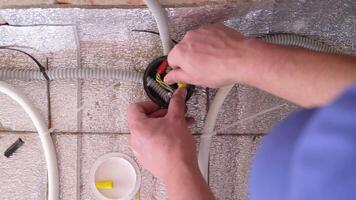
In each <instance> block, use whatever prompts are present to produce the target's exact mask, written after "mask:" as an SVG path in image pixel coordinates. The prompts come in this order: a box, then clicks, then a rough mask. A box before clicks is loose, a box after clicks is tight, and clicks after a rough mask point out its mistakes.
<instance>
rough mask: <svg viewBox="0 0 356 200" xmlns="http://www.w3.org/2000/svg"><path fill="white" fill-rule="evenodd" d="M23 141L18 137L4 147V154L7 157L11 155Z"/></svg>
mask: <svg viewBox="0 0 356 200" xmlns="http://www.w3.org/2000/svg"><path fill="white" fill-rule="evenodd" d="M24 143H25V142H24V141H23V140H22V139H21V138H19V139H17V140H16V142H14V143H13V144H12V145H11V146H10V147H9V148H7V149H6V151H5V153H4V155H5V156H6V157H7V158H9V157H10V156H12V154H14V153H15V151H16V150H17V149H18V148H20V147H21V146H22V145H23V144H24Z"/></svg>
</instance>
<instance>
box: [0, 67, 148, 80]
mask: <svg viewBox="0 0 356 200" xmlns="http://www.w3.org/2000/svg"><path fill="white" fill-rule="evenodd" d="M46 73H47V75H48V77H49V79H50V80H61V79H103V80H118V81H122V82H133V83H142V78H143V74H142V73H139V72H134V71H123V70H118V69H101V68H81V69H76V68H59V69H51V70H48V71H46ZM9 79H17V80H24V81H33V80H46V79H45V77H44V76H43V74H42V73H41V72H40V71H39V70H35V69H16V68H15V69H14V68H2V69H0V80H9Z"/></svg>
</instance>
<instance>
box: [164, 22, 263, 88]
mask: <svg viewBox="0 0 356 200" xmlns="http://www.w3.org/2000/svg"><path fill="white" fill-rule="evenodd" d="M263 46H264V43H263V42H261V41H259V40H257V39H247V38H245V37H243V36H242V35H241V34H240V33H238V32H237V31H235V30H233V29H230V28H228V27H226V26H224V25H222V24H215V25H209V26H204V27H202V28H199V29H197V30H192V31H188V32H187V33H186V35H185V36H184V38H183V40H182V41H181V42H180V43H178V44H177V45H176V46H175V47H174V48H173V49H172V51H171V52H170V53H169V55H168V62H169V65H170V66H171V67H172V68H173V70H172V71H170V72H169V73H168V74H167V75H166V76H165V79H164V81H165V82H167V83H169V84H171V83H177V82H184V83H190V84H194V85H201V86H206V87H212V88H217V87H222V86H225V85H229V84H233V83H236V82H240V83H241V82H244V81H245V79H246V75H247V74H248V73H251V72H250V71H251V69H253V68H254V66H255V65H261V64H262V63H263V64H264V65H266V64H267V62H266V61H268V60H270V59H268V58H266V56H265V53H264V52H263V51H261V50H260V49H261V48H263Z"/></svg>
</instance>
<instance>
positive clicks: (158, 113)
mask: <svg viewBox="0 0 356 200" xmlns="http://www.w3.org/2000/svg"><path fill="white" fill-rule="evenodd" d="M167 112H168V110H167V109H160V110H157V111H155V112H153V113H151V114H149V116H148V117H150V118H160V117H163V116H165V115H166V114H167Z"/></svg>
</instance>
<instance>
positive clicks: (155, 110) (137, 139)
mask: <svg viewBox="0 0 356 200" xmlns="http://www.w3.org/2000/svg"><path fill="white" fill-rule="evenodd" d="M186 94H187V91H186V89H184V88H181V89H178V91H177V92H176V93H175V94H174V96H173V98H172V99H171V102H170V104H169V107H168V110H164V109H160V108H159V107H158V106H157V105H156V104H154V103H153V102H142V103H137V104H131V105H130V106H129V109H128V118H129V128H130V131H131V137H130V141H129V145H130V147H131V148H132V150H133V151H134V152H135V154H136V156H137V158H138V160H139V161H140V163H141V164H142V165H143V167H144V168H146V169H148V170H149V171H150V172H152V173H153V174H154V175H155V176H156V177H158V178H159V179H160V180H161V181H163V183H164V184H165V185H166V187H167V191H168V196H169V199H170V200H186V199H195V200H212V199H213V195H212V193H211V191H210V190H209V187H208V185H207V184H206V183H205V181H204V179H203V176H202V175H201V173H200V171H199V167H198V162H197V155H196V149H195V143H194V141H193V136H192V134H191V133H190V131H189V129H188V121H190V120H188V118H185V109H186V106H185V101H184V100H185V97H186Z"/></svg>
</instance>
